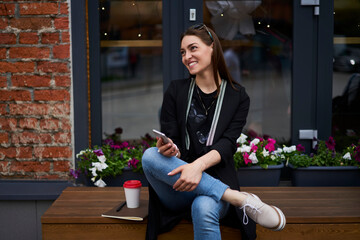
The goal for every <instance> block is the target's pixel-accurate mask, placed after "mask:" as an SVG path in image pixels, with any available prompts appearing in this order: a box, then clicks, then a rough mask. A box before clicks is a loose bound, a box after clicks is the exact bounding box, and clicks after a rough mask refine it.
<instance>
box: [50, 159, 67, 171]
mask: <svg viewBox="0 0 360 240" xmlns="http://www.w3.org/2000/svg"><path fill="white" fill-rule="evenodd" d="M53 170H54V172H69V171H70V162H69V161H54V163H53Z"/></svg>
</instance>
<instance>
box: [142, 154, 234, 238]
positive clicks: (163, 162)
mask: <svg viewBox="0 0 360 240" xmlns="http://www.w3.org/2000/svg"><path fill="white" fill-rule="evenodd" d="M157 150H158V149H157V148H156V147H153V148H149V149H147V150H146V151H145V152H144V155H143V157H142V166H143V169H144V172H145V175H146V178H147V180H148V181H149V183H150V184H151V186H152V187H153V188H154V190H155V192H156V194H157V195H158V197H159V199H160V201H161V202H162V204H163V205H164V206H166V207H167V208H169V209H171V210H181V209H184V208H186V207H189V206H191V217H192V220H193V226H194V239H195V240H199V239H209V240H213V239H221V233H220V227H219V220H220V219H221V218H223V217H224V216H225V214H226V212H227V210H228V208H229V203H227V202H225V201H222V200H221V197H222V195H223V194H224V192H225V190H226V189H227V188H228V187H229V186H227V185H226V184H224V183H222V182H221V181H220V180H218V179H215V178H213V177H212V176H210V175H209V174H207V173H203V174H202V178H201V181H200V183H199V185H198V186H197V187H196V188H195V190H194V191H192V192H178V191H175V190H174V189H173V188H172V186H173V185H174V183H175V182H176V181H177V180H178V179H179V177H180V173H179V174H176V175H174V176H168V175H167V174H168V173H169V172H170V171H172V170H174V169H175V168H177V167H179V166H181V165H184V164H187V163H186V162H184V161H183V160H181V159H179V158H176V157H170V158H168V157H165V156H163V155H162V154H160V153H159V152H158V151H157Z"/></svg>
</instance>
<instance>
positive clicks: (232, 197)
mask: <svg viewBox="0 0 360 240" xmlns="http://www.w3.org/2000/svg"><path fill="white" fill-rule="evenodd" d="M246 198H247V195H246V194H244V193H243V192H240V191H237V190H233V189H230V188H228V189H226V191H225V192H224V195H223V196H222V198H221V199H222V200H224V201H226V202H228V203H230V204H231V205H234V206H235V207H241V206H243V205H244V204H245V200H246Z"/></svg>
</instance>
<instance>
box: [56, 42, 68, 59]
mask: <svg viewBox="0 0 360 240" xmlns="http://www.w3.org/2000/svg"><path fill="white" fill-rule="evenodd" d="M53 55H54V58H60V59H64V58H70V45H69V44H66V45H58V46H54V47H53Z"/></svg>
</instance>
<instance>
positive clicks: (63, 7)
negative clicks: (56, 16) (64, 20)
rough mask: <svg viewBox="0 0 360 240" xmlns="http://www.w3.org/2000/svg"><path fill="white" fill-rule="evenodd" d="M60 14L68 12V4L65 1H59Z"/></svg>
mask: <svg viewBox="0 0 360 240" xmlns="http://www.w3.org/2000/svg"><path fill="white" fill-rule="evenodd" d="M60 14H66V15H68V14H69V5H68V4H67V3H60Z"/></svg>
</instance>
